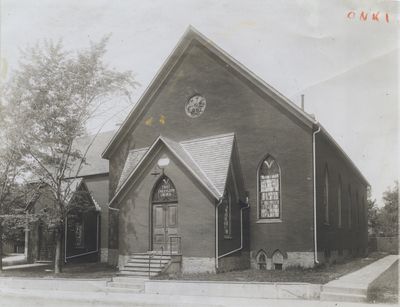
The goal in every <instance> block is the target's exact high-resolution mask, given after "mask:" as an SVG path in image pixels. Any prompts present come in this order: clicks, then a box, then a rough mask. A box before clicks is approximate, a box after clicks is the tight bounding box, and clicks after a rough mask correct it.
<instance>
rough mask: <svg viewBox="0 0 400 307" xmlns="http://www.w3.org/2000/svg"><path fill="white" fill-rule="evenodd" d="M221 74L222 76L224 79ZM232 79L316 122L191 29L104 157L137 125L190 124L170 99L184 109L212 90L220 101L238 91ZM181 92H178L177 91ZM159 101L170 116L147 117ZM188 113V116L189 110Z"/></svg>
mask: <svg viewBox="0 0 400 307" xmlns="http://www.w3.org/2000/svg"><path fill="white" fill-rule="evenodd" d="M221 67H223V70H224V71H223V72H222V71H221ZM221 73H222V74H223V76H221ZM233 79H235V80H236V81H237V80H240V82H241V83H242V86H245V87H247V90H248V89H251V91H252V92H253V93H257V95H259V96H263V98H264V103H265V104H266V103H268V102H269V103H271V104H272V105H274V107H276V108H278V109H279V111H280V112H283V113H285V114H286V115H287V116H289V117H290V118H291V119H292V120H294V121H297V122H299V123H302V124H303V125H306V126H308V127H311V126H312V124H313V123H314V122H315V121H314V119H312V118H311V117H310V116H309V115H308V114H306V113H304V112H303V111H302V110H301V109H300V108H298V107H297V106H296V105H295V104H293V103H292V102H290V101H289V100H288V99H287V98H285V97H284V96H283V95H281V94H280V93H279V92H277V91H276V90H275V89H273V88H272V87H271V86H269V85H268V84H266V83H265V82H264V81H262V80H261V79H259V78H258V77H256V76H255V75H254V74H253V73H251V72H250V71H249V70H248V69H247V68H245V67H244V66H243V65H241V64H240V63H238V62H237V61H235V60H234V59H233V58H232V57H230V56H229V55H228V54H226V53H225V52H224V51H222V50H221V49H220V48H218V47H217V46H216V45H215V44H213V43H212V42H211V41H210V40H208V39H207V38H205V37H204V36H202V35H201V34H200V33H198V32H197V31H196V30H194V29H193V28H191V27H190V28H189V29H188V31H187V32H186V33H185V35H184V36H183V38H182V39H181V41H180V42H179V43H178V45H177V47H176V48H175V49H174V51H173V52H172V54H171V55H170V57H169V58H168V59H167V61H166V62H165V64H164V65H163V67H162V68H161V69H160V71H159V73H158V74H157V75H156V77H155V78H154V80H153V82H152V83H151V84H150V85H149V87H148V88H147V89H146V91H145V93H144V94H143V96H142V97H141V98H140V100H139V102H138V103H137V105H136V106H135V108H134V109H133V110H132V111H131V113H130V114H129V115H128V117H127V118H126V120H125V121H124V123H123V125H122V126H121V128H120V129H119V130H118V131H117V133H116V134H115V135H114V137H113V139H112V140H111V142H110V143H109V145H108V146H107V148H106V149H105V151H104V152H103V157H104V158H110V157H111V156H112V154H113V152H114V150H115V149H116V148H117V147H119V146H120V144H121V143H122V142H123V140H124V139H125V137H127V136H128V135H129V134H131V133H132V131H133V130H135V128H136V127H137V126H138V125H148V126H153V125H159V124H161V125H164V124H168V122H170V121H174V120H183V121H185V120H187V119H186V118H180V117H181V116H180V115H181V114H180V112H179V116H178V117H177V118H176V115H178V114H174V113H173V112H167V111H173V110H172V109H173V106H172V105H171V103H169V101H168V100H169V99H168V98H167V97H171V96H172V97H173V99H174V100H175V101H180V102H181V103H180V104H181V105H182V103H183V104H184V103H185V102H187V101H188V100H190V99H193V98H194V97H196V96H200V97H201V95H200V94H202V93H204V92H205V91H204V89H205V88H210V87H213V88H217V89H219V90H220V91H219V92H218V93H215V95H216V96H215V98H217V100H218V99H222V98H223V96H221V95H220V94H221V90H222V91H223V90H224V89H225V90H226V91H227V92H229V91H231V88H230V87H232V86H233V88H235V87H237V82H234V81H233ZM182 81H183V82H184V84H183V85H182V84H181V83H182ZM231 81H232V82H231ZM178 89H179V91H177V90H178ZM207 94H208V95H207V97H206V98H207V100H208V99H212V98H214V97H213V94H214V93H207ZM264 96H265V97H264ZM166 98H167V99H166ZM226 98H227V99H226V100H225V101H224V105H221V106H220V107H221V108H214V110H208V109H210V108H209V107H206V110H205V112H208V113H210V112H213V111H214V112H215V111H220V110H221V109H223V108H226V107H227V105H226V104H228V103H229V100H228V97H226ZM170 99H171V98H170ZM230 99H232V98H230ZM265 99H266V100H265ZM160 100H162V101H163V102H164V103H165V104H166V103H168V109H170V110H164V111H165V112H166V113H169V114H163V113H160V114H157V115H156V116H147V114H146V113H148V110H149V109H150V108H151V106H152V104H153V103H155V102H157V103H160ZM250 102H251V101H249V103H250ZM219 104H221V103H219ZM164 109H165V108H164ZM244 110H246V109H244ZM185 111H186V114H188V109H186V110H185ZM189 112H190V111H189ZM217 114H218V113H217ZM188 115H189V117H193V116H190V114H188ZM185 124H189V125H190V122H189V123H187V122H186V123H185Z"/></svg>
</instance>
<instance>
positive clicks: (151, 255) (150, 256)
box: [149, 254, 153, 279]
mask: <svg viewBox="0 0 400 307" xmlns="http://www.w3.org/2000/svg"><path fill="white" fill-rule="evenodd" d="M152 257H153V254H150V255H149V279H150V263H151V258H152Z"/></svg>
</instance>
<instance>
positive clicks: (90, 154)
mask: <svg viewBox="0 0 400 307" xmlns="http://www.w3.org/2000/svg"><path fill="white" fill-rule="evenodd" d="M114 134H115V131H107V132H103V133H99V134H97V135H89V136H86V137H82V138H79V139H77V140H76V142H75V145H74V146H75V148H76V149H78V150H79V151H80V152H81V154H84V153H85V151H86V150H87V153H86V157H85V159H86V160H85V164H84V165H83V166H82V168H81V170H80V171H79V175H78V176H79V177H84V176H90V175H97V174H106V173H108V171H109V169H108V160H106V159H102V157H101V153H102V151H103V150H104V148H105V147H106V146H107V144H108V142H109V141H110V140H111V138H112V136H113V135H114ZM89 146H90V147H89ZM88 147H89V149H88ZM77 168H78V165H75V167H73V168H72V170H71V172H70V176H71V177H74V176H75V174H76V170H77Z"/></svg>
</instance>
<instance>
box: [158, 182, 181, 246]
mask: <svg viewBox="0 0 400 307" xmlns="http://www.w3.org/2000/svg"><path fill="white" fill-rule="evenodd" d="M151 233H152V238H151V239H152V250H153V251H155V252H161V253H162V254H163V253H164V252H168V253H178V252H179V249H180V248H179V245H178V242H180V240H177V239H178V238H179V239H180V237H179V235H178V234H179V232H178V196H177V193H176V189H175V186H174V184H173V183H172V181H171V180H170V179H169V178H168V177H167V176H164V175H163V176H162V177H161V178H160V179H159V180H158V182H157V183H156V186H155V189H154V192H153V195H152V229H151Z"/></svg>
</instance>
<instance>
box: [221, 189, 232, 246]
mask: <svg viewBox="0 0 400 307" xmlns="http://www.w3.org/2000/svg"><path fill="white" fill-rule="evenodd" d="M222 210H223V219H224V222H223V223H224V237H225V238H230V237H231V194H230V192H229V191H228V190H227V191H226V192H225V195H224V200H223V204H222Z"/></svg>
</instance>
